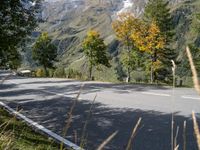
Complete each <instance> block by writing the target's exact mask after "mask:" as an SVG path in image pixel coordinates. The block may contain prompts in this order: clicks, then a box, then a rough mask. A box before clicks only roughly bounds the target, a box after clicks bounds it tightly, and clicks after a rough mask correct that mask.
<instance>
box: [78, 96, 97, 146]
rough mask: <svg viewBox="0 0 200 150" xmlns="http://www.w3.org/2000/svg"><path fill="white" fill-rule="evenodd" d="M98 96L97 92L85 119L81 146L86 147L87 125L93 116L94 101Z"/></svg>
mask: <svg viewBox="0 0 200 150" xmlns="http://www.w3.org/2000/svg"><path fill="white" fill-rule="evenodd" d="M96 98H97V94H96V95H95V97H94V99H93V101H92V104H91V106H90V109H89V113H88V115H87V119H86V121H85V124H84V127H83V132H82V135H81V142H80V147H81V148H84V146H85V145H86V141H87V137H86V131H87V125H88V123H89V121H90V118H91V116H92V110H93V106H94V102H95V100H96Z"/></svg>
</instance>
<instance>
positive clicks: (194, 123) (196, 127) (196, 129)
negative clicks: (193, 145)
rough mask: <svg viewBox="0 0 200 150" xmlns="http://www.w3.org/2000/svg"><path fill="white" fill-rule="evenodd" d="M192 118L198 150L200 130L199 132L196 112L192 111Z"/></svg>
mask: <svg viewBox="0 0 200 150" xmlns="http://www.w3.org/2000/svg"><path fill="white" fill-rule="evenodd" d="M192 120H193V128H194V133H195V136H196V141H197V146H198V150H200V132H199V126H198V123H197V119H196V116H195V113H194V112H192Z"/></svg>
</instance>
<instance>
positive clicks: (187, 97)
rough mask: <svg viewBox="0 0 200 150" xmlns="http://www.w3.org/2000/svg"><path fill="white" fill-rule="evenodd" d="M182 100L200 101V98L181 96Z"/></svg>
mask: <svg viewBox="0 0 200 150" xmlns="http://www.w3.org/2000/svg"><path fill="white" fill-rule="evenodd" d="M181 98H184V99H194V100H200V97H191V96H187V95H185V96H181Z"/></svg>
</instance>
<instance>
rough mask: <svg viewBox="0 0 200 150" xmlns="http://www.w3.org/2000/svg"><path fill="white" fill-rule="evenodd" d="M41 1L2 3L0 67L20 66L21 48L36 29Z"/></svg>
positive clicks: (10, 1)
mask: <svg viewBox="0 0 200 150" xmlns="http://www.w3.org/2000/svg"><path fill="white" fill-rule="evenodd" d="M39 3H40V0H37V1H35V0H30V1H26V0H1V1H0V66H4V67H5V66H9V67H10V68H11V69H16V68H17V67H18V66H19V65H20V53H19V46H20V45H21V44H22V43H23V39H24V38H25V37H26V36H27V35H28V34H30V33H31V32H32V31H33V29H34V28H35V27H36V25H37V23H36V20H37V16H36V13H37V12H38V11H39V8H40V7H39Z"/></svg>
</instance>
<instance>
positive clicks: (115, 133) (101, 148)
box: [97, 131, 118, 150]
mask: <svg viewBox="0 0 200 150" xmlns="http://www.w3.org/2000/svg"><path fill="white" fill-rule="evenodd" d="M117 133H118V131H115V132H114V133H113V134H111V135H110V136H109V137H108V138H107V139H106V140H104V141H103V142H102V143H101V144H100V146H99V147H98V148H97V150H103V148H104V147H105V146H106V145H107V144H108V143H109V142H110V141H111V140H112V139H113V138H114V137H115V136H116V135H117Z"/></svg>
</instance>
